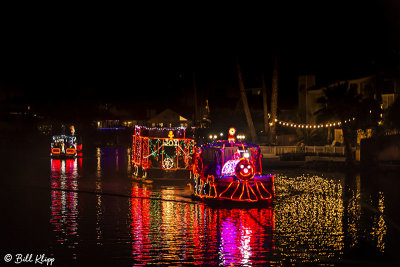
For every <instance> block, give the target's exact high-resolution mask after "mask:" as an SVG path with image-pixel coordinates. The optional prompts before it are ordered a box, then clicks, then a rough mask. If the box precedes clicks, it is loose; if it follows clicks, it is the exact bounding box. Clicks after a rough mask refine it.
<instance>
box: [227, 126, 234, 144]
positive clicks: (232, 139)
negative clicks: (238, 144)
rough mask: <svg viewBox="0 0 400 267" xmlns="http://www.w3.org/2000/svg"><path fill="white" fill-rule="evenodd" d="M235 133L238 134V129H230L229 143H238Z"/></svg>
mask: <svg viewBox="0 0 400 267" xmlns="http://www.w3.org/2000/svg"><path fill="white" fill-rule="evenodd" d="M235 133H236V129H235V128H233V127H232V128H230V129H229V137H228V141H229V142H235V141H236V139H235Z"/></svg>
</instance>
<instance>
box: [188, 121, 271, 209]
mask: <svg viewBox="0 0 400 267" xmlns="http://www.w3.org/2000/svg"><path fill="white" fill-rule="evenodd" d="M235 132H236V130H235V129H234V128H231V129H230V130H229V134H230V136H229V138H228V141H216V142H213V143H212V144H208V145H205V146H202V149H196V150H195V154H194V158H193V159H194V160H193V168H192V170H193V179H192V180H191V185H192V188H193V189H194V196H195V197H198V198H200V199H204V200H205V199H210V198H212V199H220V200H225V199H226V200H232V201H244V202H258V201H264V200H271V199H272V198H273V196H274V191H275V190H274V179H273V175H262V167H261V150H260V147H259V146H256V145H253V144H247V143H245V142H238V143H236V142H234V141H232V138H234V136H233V135H234V134H235Z"/></svg>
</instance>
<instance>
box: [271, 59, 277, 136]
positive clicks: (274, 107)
mask: <svg viewBox="0 0 400 267" xmlns="http://www.w3.org/2000/svg"><path fill="white" fill-rule="evenodd" d="M277 113H278V55H277V52H276V51H275V56H274V69H273V72H272V93H271V119H272V121H273V122H274V124H273V125H272V127H271V130H270V143H273V144H275V143H276V137H275V135H276V134H275V133H276V128H275V127H276V126H275V120H276V119H277Z"/></svg>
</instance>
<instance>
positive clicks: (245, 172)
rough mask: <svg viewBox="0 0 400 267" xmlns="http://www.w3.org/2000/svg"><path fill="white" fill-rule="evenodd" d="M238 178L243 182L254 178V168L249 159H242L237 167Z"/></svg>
mask: <svg viewBox="0 0 400 267" xmlns="http://www.w3.org/2000/svg"><path fill="white" fill-rule="evenodd" d="M235 174H236V176H237V177H238V178H239V179H240V180H243V181H248V180H250V179H251V178H253V177H254V175H255V172H254V166H253V164H251V162H250V161H249V160H248V159H245V158H242V159H240V160H239V162H238V163H237V164H236V167H235Z"/></svg>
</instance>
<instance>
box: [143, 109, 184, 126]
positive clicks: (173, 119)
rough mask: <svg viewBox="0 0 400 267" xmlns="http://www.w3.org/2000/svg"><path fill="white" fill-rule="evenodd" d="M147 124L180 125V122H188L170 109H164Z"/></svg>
mask: <svg viewBox="0 0 400 267" xmlns="http://www.w3.org/2000/svg"><path fill="white" fill-rule="evenodd" d="M147 122H148V123H165V124H172V125H176V124H180V123H182V122H189V120H188V119H187V118H185V117H183V116H181V115H180V114H179V113H177V112H175V111H173V110H172V109H169V108H167V109H165V110H164V111H162V112H161V113H158V114H157V115H156V116H154V117H153V118H151V119H150V120H148V121H147Z"/></svg>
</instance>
